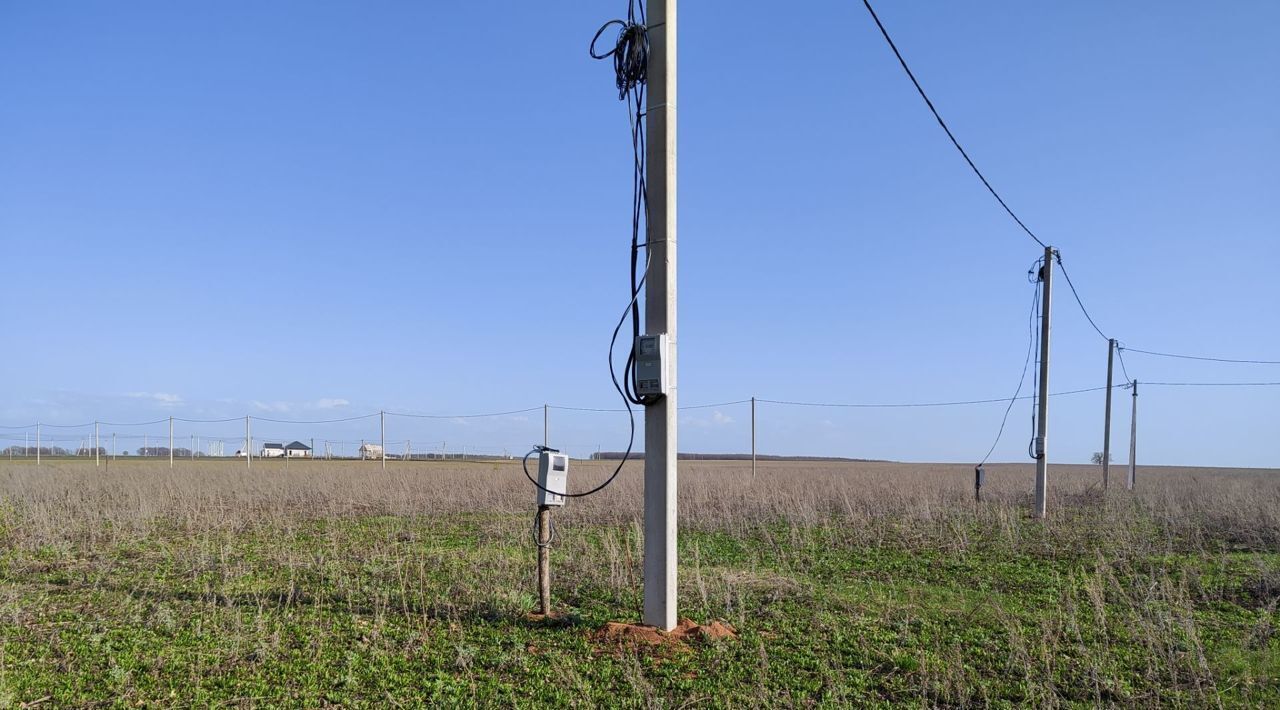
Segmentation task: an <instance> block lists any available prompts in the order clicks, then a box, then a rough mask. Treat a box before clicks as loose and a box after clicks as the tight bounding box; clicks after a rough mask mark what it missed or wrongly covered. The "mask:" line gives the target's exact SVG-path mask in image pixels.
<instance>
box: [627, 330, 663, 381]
mask: <svg viewBox="0 0 1280 710" xmlns="http://www.w3.org/2000/svg"><path fill="white" fill-rule="evenodd" d="M635 348H636V351H635V355H636V394H637V395H638V396H640V397H661V396H662V395H665V394H666V393H667V334H666V333H658V334H657V335H642V336H640V337H638V338H636V344H635Z"/></svg>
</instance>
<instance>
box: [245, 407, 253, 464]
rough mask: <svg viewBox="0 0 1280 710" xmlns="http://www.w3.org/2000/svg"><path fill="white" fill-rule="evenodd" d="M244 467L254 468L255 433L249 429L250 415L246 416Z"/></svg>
mask: <svg viewBox="0 0 1280 710" xmlns="http://www.w3.org/2000/svg"><path fill="white" fill-rule="evenodd" d="M244 467H245V470H249V469H251V468H253V434H252V433H251V432H250V431H249V415H247V414H246V415H245V417H244Z"/></svg>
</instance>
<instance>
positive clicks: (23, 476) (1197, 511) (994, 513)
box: [0, 460, 1280, 550]
mask: <svg viewBox="0 0 1280 710" xmlns="http://www.w3.org/2000/svg"><path fill="white" fill-rule="evenodd" d="M612 465H613V464H610V463H604V462H590V461H580V462H579V461H575V462H574V463H573V465H572V471H571V474H572V477H571V481H572V482H573V483H574V484H575V485H574V486H573V487H574V488H577V487H579V486H582V487H586V486H588V485H591V484H592V482H594V481H599V480H602V479H603V478H604V477H605V476H606V475H607V473H608V472H609V471H610V470H611V468H610V467H611V466H612ZM1123 475H1124V470H1123V468H1122V467H1114V468H1113V469H1112V478H1113V486H1112V490H1111V491H1109V492H1108V493H1107V495H1105V496H1104V495H1103V492H1102V490H1101V474H1100V472H1099V469H1098V467H1096V466H1068V465H1061V466H1051V467H1050V504H1049V508H1050V520H1049V523H1050V525H1053V524H1054V523H1056V522H1060V521H1062V520H1066V519H1069V520H1076V519H1077V517H1078V515H1079V513H1080V511H1081V510H1082V506H1088V505H1093V504H1100V505H1102V508H1097V509H1096V510H1098V511H1110V512H1111V513H1113V514H1114V513H1118V512H1119V511H1121V510H1123V509H1127V508H1137V509H1140V510H1142V511H1143V512H1144V513H1145V514H1146V515H1148V516H1150V517H1151V518H1152V519H1153V520H1154V521H1155V522H1156V523H1157V524H1158V525H1159V526H1160V527H1161V528H1162V529H1163V530H1164V531H1165V533H1166V534H1177V535H1178V536H1179V537H1180V538H1182V539H1183V542H1184V543H1185V542H1191V543H1196V542H1200V543H1204V544H1212V543H1211V542H1210V541H1216V542H1218V543H1227V544H1230V545H1235V546H1239V547H1243V548H1247V549H1259V550H1267V549H1277V548H1280V471H1276V470H1266V469H1195V468H1175V467H1139V469H1138V481H1139V484H1138V489H1137V490H1136V491H1135V492H1132V493H1130V492H1127V491H1124V490H1117V488H1118V486H1116V485H1115V483H1119V482H1121V481H1122V480H1123ZM1033 477H1034V469H1033V467H1032V466H1031V465H1015V464H998V465H992V466H988V468H987V481H986V486H985V487H984V489H983V495H984V503H983V505H981V506H975V504H974V501H973V488H972V485H973V472H972V468H971V467H969V466H967V465H960V464H956V465H952V464H897V463H830V462H821V463H808V462H768V463H762V464H760V466H759V474H758V475H757V476H756V477H754V478H753V477H752V475H751V473H750V464H749V463H748V462H739V461H733V462H722V461H689V462H681V464H680V489H679V505H680V522H681V525H682V526H687V527H691V528H694V529H702V530H737V529H742V528H744V527H751V526H755V525H758V524H760V523H770V524H772V523H785V524H794V525H800V526H814V525H820V524H825V523H830V522H832V521H840V522H841V523H843V524H851V525H853V526H855V527H861V526H864V525H874V524H876V523H877V522H883V521H892V522H893V523H895V524H898V523H912V524H924V525H932V526H939V525H940V526H943V527H944V528H945V526H946V524H947V521H948V520H952V519H957V518H959V519H967V518H971V517H973V516H975V515H983V516H987V517H993V518H995V519H996V520H997V521H1002V523H1003V524H1006V525H1013V524H1015V521H1018V520H1019V519H1020V518H1022V517H1024V516H1023V515H1022V514H1021V512H1022V510H1023V509H1026V508H1029V507H1030V501H1031V498H1030V491H1031V487H1032V481H1033ZM0 496H3V500H4V501H5V505H6V506H7V507H8V509H9V513H10V515H12V516H17V518H18V519H19V520H20V521H21V524H20V525H15V526H13V527H12V528H11V530H10V532H11V534H13V535H15V536H16V537H15V539H13V540H11V541H10V543H11V544H15V543H16V544H35V545H38V544H42V543H44V542H49V541H53V540H59V539H66V538H67V537H68V536H69V535H76V536H80V535H100V534H110V535H132V534H140V533H144V532H145V531H146V530H148V529H149V528H150V527H151V526H154V525H156V524H163V525H165V526H174V525H177V526H179V527H181V528H182V529H184V530H188V531H193V532H196V531H203V530H216V529H225V528H243V527H249V526H259V525H273V524H277V523H279V522H285V521H302V520H308V519H317V518H324V519H334V518H349V517H354V516H371V515H372V516H382V515H391V516H434V517H444V518H447V517H449V516H454V515H459V514H465V515H475V514H497V515H526V514H528V513H529V511H530V510H531V508H532V499H533V490H532V488H531V486H530V484H529V483H528V482H527V481H526V480H525V479H524V476H523V474H522V473H521V471H520V465H519V462H518V461H517V462H472V463H464V462H390V463H389V464H388V467H387V469H386V470H385V471H384V470H383V469H382V468H381V466H380V465H379V464H378V463H375V462H328V461H308V462H292V463H290V464H289V465H288V466H286V465H285V464H284V463H281V462H275V461H272V462H255V463H254V466H253V469H252V470H246V469H245V468H244V465H243V462H231V461H217V462H178V464H177V467H176V469H174V470H170V469H169V468H168V465H167V462H164V461H138V460H134V461H128V462H122V461H117V462H115V463H109V464H107V465H105V466H104V467H102V468H97V469H95V468H94V467H93V466H92V465H91V464H86V463H82V462H54V463H46V464H45V465H44V466H42V467H39V468H37V467H36V466H34V465H30V464H22V463H17V464H8V465H0ZM642 513H643V471H642V467H641V465H640V464H639V463H629V464H628V465H627V469H626V470H625V471H624V472H623V474H622V475H621V476H620V477H619V479H618V480H617V481H616V482H615V484H614V485H613V486H611V487H609V488H607V489H605V490H604V491H602V492H601V493H600V494H598V495H596V496H593V497H590V498H586V499H576V500H573V501H571V503H570V505H569V506H568V507H567V508H566V509H565V510H564V511H563V512H562V513H560V514H559V515H560V519H561V520H562V521H563V522H564V523H565V524H573V523H581V524H606V525H629V524H632V523H636V522H639V521H641V520H642ZM1098 515H1100V516H1102V517H1106V514H1105V513H1103V512H1099V513H1098ZM1019 524H1020V523H1019ZM1147 542H1148V543H1152V542H1153V541H1150V540H1147Z"/></svg>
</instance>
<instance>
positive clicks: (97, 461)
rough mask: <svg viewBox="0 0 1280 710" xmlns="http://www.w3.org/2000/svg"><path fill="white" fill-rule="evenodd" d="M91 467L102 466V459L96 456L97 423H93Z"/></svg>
mask: <svg viewBox="0 0 1280 710" xmlns="http://www.w3.org/2000/svg"><path fill="white" fill-rule="evenodd" d="M93 465H94V467H95V468H96V467H98V466H101V465H102V457H101V456H99V455H98V423H97V422H94V423H93Z"/></svg>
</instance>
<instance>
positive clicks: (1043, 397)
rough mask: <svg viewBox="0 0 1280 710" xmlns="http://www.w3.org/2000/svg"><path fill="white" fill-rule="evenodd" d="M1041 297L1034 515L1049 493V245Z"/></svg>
mask: <svg viewBox="0 0 1280 710" xmlns="http://www.w3.org/2000/svg"><path fill="white" fill-rule="evenodd" d="M1040 280H1041V282H1042V284H1041V288H1043V290H1044V294H1043V298H1044V300H1043V301H1042V302H1041V305H1040V401H1039V402H1038V404H1039V406H1038V407H1037V409H1038V411H1037V421H1036V440H1035V454H1036V509H1035V511H1034V513H1035V516H1036V517H1037V518H1043V517H1045V515H1046V514H1047V513H1048V495H1049V441H1048V439H1049V307H1050V305H1051V304H1052V302H1053V247H1045V248H1044V266H1043V267H1042V268H1041V270H1040Z"/></svg>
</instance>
